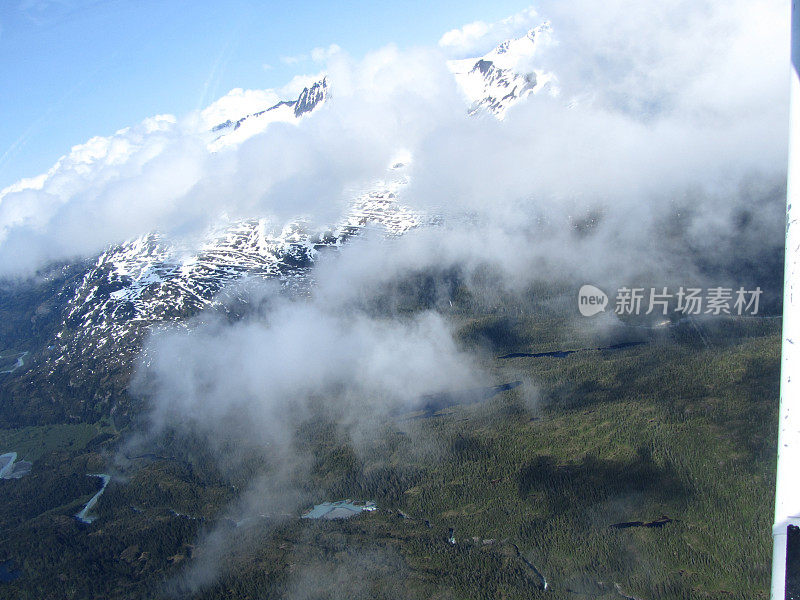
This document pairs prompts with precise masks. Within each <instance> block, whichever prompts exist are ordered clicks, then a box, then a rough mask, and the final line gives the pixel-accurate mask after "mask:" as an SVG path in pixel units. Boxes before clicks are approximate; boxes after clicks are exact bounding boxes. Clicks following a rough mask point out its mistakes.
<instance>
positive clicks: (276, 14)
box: [0, 0, 529, 189]
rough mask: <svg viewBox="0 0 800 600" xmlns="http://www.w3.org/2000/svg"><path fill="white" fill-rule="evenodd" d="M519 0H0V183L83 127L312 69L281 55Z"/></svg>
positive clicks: (362, 42) (390, 38)
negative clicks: (430, 0)
mask: <svg viewBox="0 0 800 600" xmlns="http://www.w3.org/2000/svg"><path fill="white" fill-rule="evenodd" d="M528 4H529V2H526V1H522V2H514V1H501V2H492V3H487V2H474V1H464V0H447V1H440V2H437V3H436V4H435V5H431V4H430V3H428V2H423V1H421V0H406V1H405V2H347V3H335V4H334V3H327V2H310V1H304V0H299V1H298V0H293V1H292V2H255V1H248V0H232V1H228V2H219V1H206V0H193V1H189V0H166V1H165V0H160V1H155V0H127V1H126V0H0V82H2V85H0V115H2V118H0V189H2V188H3V187H5V186H6V185H9V184H10V183H13V182H14V181H16V180H18V179H20V178H21V177H31V176H35V175H38V174H39V173H41V172H44V171H45V170H46V169H48V168H49V167H50V166H51V165H52V164H53V163H54V162H55V161H56V160H57V159H58V157H59V156H61V155H62V154H64V153H66V152H67V151H68V150H69V148H70V147H71V146H73V145H75V144H79V143H82V142H84V141H86V140H87V139H88V138H90V137H92V136H94V135H109V134H111V133H113V132H114V131H116V130H117V129H120V128H122V127H125V126H127V125H130V124H133V123H136V122H138V121H140V120H142V119H143V118H145V117H148V116H152V115H155V114H163V113H172V114H176V115H182V114H186V113H187V112H189V111H191V110H193V109H196V108H201V107H203V106H205V105H207V104H209V103H210V102H212V101H213V100H215V99H216V98H218V97H220V96H222V95H224V94H225V93H226V92H227V91H228V90H230V89H232V88H235V87H242V88H246V89H247V88H278V87H281V86H283V85H285V84H286V83H287V82H288V81H289V80H290V79H291V78H292V76H294V75H297V74H303V73H311V72H316V71H318V70H319V65H314V64H312V63H311V62H310V61H309V60H306V61H303V60H300V61H299V62H294V63H292V64H287V62H286V61H285V60H281V59H282V57H292V56H302V55H307V54H308V53H309V51H310V50H311V49H312V48H315V47H327V46H329V45H330V44H337V45H338V46H340V47H341V48H342V49H343V50H345V51H346V52H348V53H349V54H351V55H353V56H355V57H359V56H361V55H363V54H364V53H366V52H367V51H369V50H372V49H375V48H378V47H380V46H382V45H385V44H387V43H390V42H391V43H395V44H397V45H398V46H400V47H401V48H402V47H408V46H413V45H435V44H436V43H437V41H438V40H439V38H440V37H441V35H442V34H443V33H445V32H446V31H448V30H450V29H453V28H455V27H460V26H462V25H463V24H465V23H469V22H472V21H476V20H483V21H489V22H492V21H496V20H498V19H502V18H503V17H506V16H508V15H510V14H513V13H515V12H518V11H519V10H521V9H523V8H525V7H526V6H527V5H528Z"/></svg>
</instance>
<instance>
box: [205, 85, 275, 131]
mask: <svg viewBox="0 0 800 600" xmlns="http://www.w3.org/2000/svg"><path fill="white" fill-rule="evenodd" d="M280 100H281V97H280V96H279V95H278V93H277V92H276V91H275V90H269V89H267V90H243V89H242V88H234V89H232V90H231V91H229V92H228V93H227V94H225V95H224V96H223V97H222V98H220V99H219V100H217V101H216V102H213V103H212V104H210V105H209V106H208V107H207V108H205V109H204V110H203V111H202V112H201V113H200V115H201V118H202V121H203V125H204V127H206V128H208V129H210V128H211V127H214V126H215V125H219V124H220V123H224V122H225V121H227V120H228V119H231V120H236V119H239V118H241V117H243V116H244V115H248V114H252V113H254V112H258V111H260V110H264V109H267V108H270V107H271V106H275V104H277V103H278V102H280Z"/></svg>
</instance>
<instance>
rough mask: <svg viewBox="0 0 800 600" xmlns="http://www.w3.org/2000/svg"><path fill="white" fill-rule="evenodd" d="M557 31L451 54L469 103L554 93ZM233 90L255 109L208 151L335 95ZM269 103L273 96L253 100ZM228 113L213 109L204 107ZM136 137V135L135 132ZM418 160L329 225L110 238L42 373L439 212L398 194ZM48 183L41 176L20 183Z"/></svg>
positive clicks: (162, 123)
mask: <svg viewBox="0 0 800 600" xmlns="http://www.w3.org/2000/svg"><path fill="white" fill-rule="evenodd" d="M549 33H550V30H549V25H548V24H543V25H542V26H540V27H537V28H535V29H532V30H531V31H529V32H528V33H527V34H526V35H524V36H522V37H520V38H518V39H514V40H508V41H506V42H503V43H502V44H500V45H499V46H497V47H496V48H495V49H494V50H493V51H492V52H490V53H488V54H486V55H485V56H483V57H480V58H476V59H463V60H459V61H451V62H450V63H449V65H448V66H449V67H450V69H451V71H452V72H453V74H454V77H455V78H456V80H457V82H458V83H459V84H460V85H461V87H462V89H463V90H464V94H465V97H466V99H467V103H468V107H469V108H468V110H469V112H470V114H475V113H477V112H481V111H486V112H487V113H488V114H491V115H493V116H495V117H496V118H503V116H504V115H505V113H506V111H507V110H508V109H509V108H510V107H511V106H513V105H514V104H516V103H517V102H520V101H522V100H524V99H525V98H526V97H528V96H529V95H530V94H536V93H539V92H541V91H543V90H548V91H549V92H550V93H555V86H554V78H553V76H552V75H550V74H548V73H546V72H544V71H541V70H536V69H533V68H532V67H531V64H532V60H533V59H534V58H535V56H536V53H537V50H538V48H539V47H540V45H541V44H543V43H546V42H547V40H548V38H549ZM235 91H236V92H237V95H236V96H233V97H230V98H227V100H228V101H229V102H228V104H227V105H226V106H225V107H224V108H225V114H232V115H235V114H236V103H237V102H241V105H242V106H244V105H247V107H248V110H246V111H243V112H242V113H241V114H240V115H239V116H238V117H237V118H227V119H226V120H225V121H224V122H222V123H217V124H216V125H214V126H211V127H210V131H209V130H208V129H206V133H203V132H200V133H202V134H203V135H208V138H207V139H209V140H210V141H209V142H208V144H207V148H208V150H209V151H210V152H217V151H221V150H223V149H224V148H226V147H230V146H235V145H237V144H239V143H241V142H242V141H244V140H246V139H248V138H250V137H252V136H254V135H257V134H258V133H260V132H263V131H264V130H265V129H266V128H267V127H269V126H270V124H272V123H275V122H286V123H299V122H300V121H301V120H302V119H305V118H308V117H310V116H311V115H312V114H313V113H314V112H315V111H316V110H317V109H318V108H319V107H320V106H321V105H323V104H324V103H326V102H328V101H329V100H330V98H331V93H330V88H329V84H328V80H327V77H324V76H323V77H322V78H321V79H319V80H317V81H315V82H313V83H310V84H309V85H307V86H306V87H305V88H304V89H303V90H302V92H301V93H300V94H299V96H298V97H297V98H296V99H295V100H291V101H286V100H277V101H275V100H276V98H275V97H274V95H271V94H270V93H267V92H268V91H261V92H259V91H247V92H245V91H242V90H235ZM229 96H230V95H229ZM261 102H264V103H267V104H269V105H268V106H266V107H265V108H263V109H260V110H255V111H253V110H252V108H253V107H254V106H257V105H258V104H259V103H261ZM220 112H221V111H217V112H216V113H215V112H214V111H211V112H210V113H207V114H206V118H208V116H209V115H211V116H213V115H214V114H219V113H220ZM174 123H175V120H174V119H172V118H170V117H166V116H165V117H158V118H154V119H152V120H149V121H146V122H145V123H144V124H143V125H142V126H140V127H139V129H138V130H136V131H139V130H141V131H139V133H138V135H139V136H145V135H147V134H148V133H149V132H152V131H157V132H158V131H161V130H167V129H168V128H169V127H171V126H173V125H174ZM133 139H134V144H135V142H136V139H138V138H136V136H134V138H133ZM130 151H131V148H130V142H128V141H127V138H126V140H125V143H122V142H120V141H119V140H118V139H116V138H114V137H113V136H112V137H111V138H95V139H93V140H90V142H88V143H87V144H84V145H83V146H77V147H75V148H73V152H72V153H71V154H70V155H68V156H67V157H65V158H64V159H62V160H61V161H60V164H62V165H64V164H68V165H69V166H70V168H74V169H81V168H84V167H88V166H89V165H90V164H91V163H92V162H94V161H105V162H108V161H119V160H125V156H126V153H127V152H130ZM410 159H411V157H407V158H405V159H402V160H399V161H395V164H393V165H391V166H389V168H388V169H387V172H386V175H385V177H384V178H383V179H382V180H381V181H376V182H374V183H373V185H372V187H371V188H369V190H368V191H365V192H363V193H359V194H358V195H357V196H356V197H354V198H353V200H352V201H351V204H350V208H349V210H348V211H347V212H346V214H345V215H344V216H343V217H342V219H341V220H340V221H339V222H338V223H334V224H331V225H330V226H327V227H317V228H312V227H311V226H310V225H309V224H308V222H307V221H305V220H304V219H303V218H302V217H299V218H298V219H296V220H295V221H293V222H291V223H288V224H279V223H272V222H269V221H268V220H266V219H264V218H260V217H257V216H256V217H254V218H252V219H244V220H240V221H233V222H228V223H220V224H219V225H218V226H217V227H215V228H214V230H213V231H209V232H208V233H207V235H206V237H205V239H204V241H203V242H202V243H200V244H199V245H197V246H196V247H194V248H186V247H181V246H180V245H179V244H176V243H175V242H172V241H170V240H167V239H164V238H163V237H162V236H161V235H160V234H158V233H155V232H153V233H148V234H145V235H142V236H140V237H138V238H136V239H133V240H130V241H128V242H125V243H123V244H119V245H116V246H113V247H110V248H108V249H107V250H106V251H105V252H103V253H102V254H101V255H100V256H99V257H98V258H97V259H96V261H94V263H93V264H92V265H91V266H90V268H89V269H88V270H87V271H86V272H85V274H84V275H83V277H82V280H81V281H80V283H79V284H78V285H77V287H76V288H75V289H74V291H73V292H72V293H71V296H70V298H69V300H68V302H67V306H66V309H65V311H64V315H63V324H62V327H61V330H60V332H59V333H58V334H57V335H56V339H54V340H53V342H52V344H51V345H50V347H49V348H48V349H47V350H46V351H45V352H44V354H43V355H42V356H41V357H40V358H39V359H38V360H37V361H36V362H40V363H41V362H43V363H44V366H45V369H44V371H45V372H53V371H55V370H56V369H59V370H63V369H74V368H75V367H74V365H76V364H83V365H92V364H95V362H94V361H95V357H97V356H104V360H105V361H106V362H108V363H109V364H110V365H113V364H114V363H115V362H119V363H120V364H121V363H122V362H124V360H125V358H124V356H125V355H126V354H128V355H129V356H130V355H133V354H134V353H135V352H136V351H137V350H138V348H139V345H140V344H141V340H142V338H143V336H144V335H145V334H146V332H147V331H148V330H149V329H150V328H151V327H152V326H154V325H157V324H159V323H172V322H181V321H183V320H184V319H186V318H187V317H189V316H191V315H193V314H196V313H197V312H198V311H200V310H201V309H203V308H206V307H209V306H213V305H215V303H216V302H217V297H218V294H219V293H220V292H221V291H222V290H223V289H224V288H226V286H228V285H230V284H232V283H235V282H237V281H239V280H241V279H242V278H244V277H262V278H269V279H274V280H276V281H279V282H282V284H283V285H285V286H290V287H291V288H292V289H295V290H297V291H300V292H301V293H303V292H304V290H307V286H308V276H309V267H310V266H311V265H312V264H313V262H314V260H315V258H316V257H317V255H318V253H319V252H321V251H323V250H324V249H332V250H335V249H336V248H338V247H339V246H340V245H341V244H343V243H345V242H346V240H347V239H348V238H349V237H352V236H353V235H357V234H358V233H359V232H360V231H361V230H362V229H364V228H365V227H369V226H374V227H377V228H379V229H381V230H382V231H383V232H384V233H385V235H387V236H396V235H402V234H403V233H405V232H406V231H408V230H409V229H412V228H415V227H418V226H420V225H422V224H424V223H426V222H430V221H433V219H429V218H428V217H425V216H423V215H420V214H417V213H415V212H413V211H412V210H410V209H408V208H406V207H404V206H403V205H402V204H401V203H400V202H399V201H398V198H399V196H401V194H402V190H403V188H404V186H405V185H406V183H407V181H408V173H407V171H408V169H407V165H408V163H409V160H410ZM57 167H58V165H57ZM55 168H56V167H54V169H55ZM51 172H52V170H51ZM47 176H49V175H45V176H44V177H45V178H46V177H47ZM41 183H42V179H41V178H37V179H35V180H30V181H28V182H25V183H22V184H21V185H24V186H30V187H34V186H40V185H41ZM5 192H6V190H4V192H3V193H5ZM3 193H0V201H2V195H3ZM82 368H86V369H90V370H91V369H93V367H90V366H85V367H82Z"/></svg>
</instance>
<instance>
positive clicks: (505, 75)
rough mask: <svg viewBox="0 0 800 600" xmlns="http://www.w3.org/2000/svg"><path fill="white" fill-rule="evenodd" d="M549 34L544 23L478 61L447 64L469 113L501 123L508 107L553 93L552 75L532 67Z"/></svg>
mask: <svg viewBox="0 0 800 600" xmlns="http://www.w3.org/2000/svg"><path fill="white" fill-rule="evenodd" d="M551 33H552V29H551V27H550V23H549V22H545V23H542V24H541V25H539V26H537V27H535V28H533V29H531V30H529V31H528V32H527V33H526V34H525V35H523V36H521V37H519V38H516V39H512V40H506V41H504V42H502V43H501V44H499V45H498V46H497V47H496V48H495V49H494V50H492V51H491V52H489V53H487V54H485V55H484V56H482V57H479V58H464V59H460V60H451V61H448V67H449V68H450V71H451V72H452V73H453V75H454V77H455V78H456V81H457V82H458V83H459V85H460V86H461V89H462V90H463V92H464V94H465V95H466V97H467V99H468V101H469V102H470V113H471V114H472V113H475V112H478V111H480V110H482V109H483V110H488V111H489V112H491V113H492V114H494V115H495V116H496V117H497V118H499V119H502V118H503V117H504V116H505V113H506V111H507V110H508V109H509V107H510V106H512V105H513V104H515V103H517V102H518V101H520V100H522V99H523V98H525V97H527V96H528V95H529V94H537V93H539V92H541V91H543V90H547V91H548V92H549V93H551V94H555V93H557V89H556V87H555V77H554V75H553V74H552V73H549V72H547V71H545V70H543V69H540V68H536V67H535V66H534V62H535V59H536V57H537V54H538V53H539V52H540V50H541V48H542V47H544V46H546V45H547V44H549V43H551Z"/></svg>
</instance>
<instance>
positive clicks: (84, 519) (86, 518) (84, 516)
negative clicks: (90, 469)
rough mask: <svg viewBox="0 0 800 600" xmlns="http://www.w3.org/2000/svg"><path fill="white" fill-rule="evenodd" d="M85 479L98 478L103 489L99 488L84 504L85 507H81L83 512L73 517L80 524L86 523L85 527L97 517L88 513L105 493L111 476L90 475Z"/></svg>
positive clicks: (103, 474)
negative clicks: (101, 482) (101, 481)
mask: <svg viewBox="0 0 800 600" xmlns="http://www.w3.org/2000/svg"><path fill="white" fill-rule="evenodd" d="M87 477H99V478H100V479H102V480H103V487H101V488H100V491H99V492H97V493H96V494H95V495H94V496H92V498H91V500H89V501H88V502H87V503H86V506H84V507H83V510H81V512H79V513H78V514H77V515H75V518H76V519H78V521H80V522H81V523H86V524H87V525H88V524H89V523H91V522H92V521H94V520H95V519H96V518H97V517H95V516H92V515H90V514H89V511H90V510H92V508H93V507H94V505H95V504H97V500H98V499H99V498H100V496H101V495H102V494H103V492H105V491H106V486H107V485H108V482H109V481H111V475H106V474H105V473H92V474H90V475H87Z"/></svg>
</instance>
